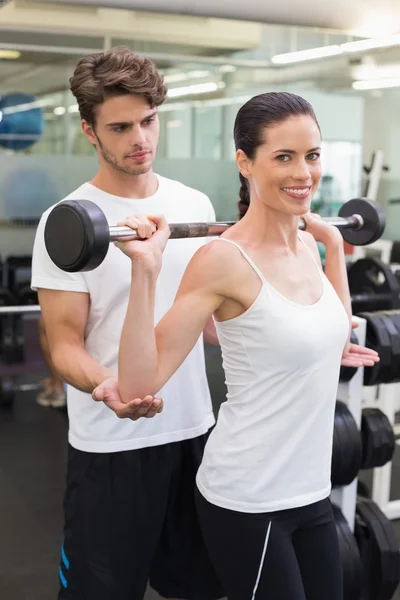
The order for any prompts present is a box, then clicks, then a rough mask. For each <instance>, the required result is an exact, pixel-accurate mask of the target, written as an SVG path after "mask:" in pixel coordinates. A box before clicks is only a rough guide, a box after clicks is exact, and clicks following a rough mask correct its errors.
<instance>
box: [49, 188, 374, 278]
mask: <svg viewBox="0 0 400 600" xmlns="http://www.w3.org/2000/svg"><path fill="white" fill-rule="evenodd" d="M324 221H325V222H327V223H328V224H330V225H332V226H335V227H338V228H339V229H340V231H341V233H342V236H343V238H344V239H345V240H346V241H347V242H348V243H350V244H353V245H355V246H364V245H366V244H371V243H372V242H374V241H376V240H377V239H379V238H380V237H381V235H382V233H383V231H384V229H385V216H384V214H383V211H382V210H381V209H380V207H379V206H378V205H377V204H376V203H375V202H372V201H371V200H368V199H365V198H355V199H353V200H350V201H349V202H346V203H345V204H343V206H342V207H341V208H340V210H339V215H338V216H337V217H325V218H324ZM235 222H236V221H227V222H217V223H171V224H169V228H170V231H171V235H170V238H171V239H179V238H195V237H216V236H218V235H220V234H221V233H223V232H224V231H226V230H227V229H228V228H229V227H231V226H232V225H234V224H235ZM305 228H306V224H305V221H304V220H303V219H301V220H300V223H299V229H302V230H304V229H305ZM129 239H130V240H134V239H141V238H140V237H138V236H137V235H136V234H135V230H134V229H131V228H130V227H118V226H109V224H108V222H107V219H106V216H105V215H104V213H103V211H102V210H101V209H100V208H99V206H97V204H95V203H94V202H91V201H90V200H65V201H63V202H60V203H59V204H57V205H56V206H55V207H54V208H53V209H52V210H51V212H50V213H49V215H48V218H47V221H46V225H45V231H44V240H45V245H46V249H47V252H48V254H49V256H50V258H51V260H52V261H53V262H54V264H55V265H57V267H59V268H60V269H62V270H63V271H66V272H68V273H75V272H78V271H92V270H93V269H96V268H97V267H98V266H99V265H100V264H101V263H102V262H103V260H104V259H105V257H106V256H107V252H108V248H109V244H110V242H115V241H120V240H129Z"/></svg>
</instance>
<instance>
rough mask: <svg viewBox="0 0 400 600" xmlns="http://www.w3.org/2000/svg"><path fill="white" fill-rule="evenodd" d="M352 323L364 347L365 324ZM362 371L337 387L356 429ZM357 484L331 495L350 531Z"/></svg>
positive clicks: (361, 389) (358, 423)
mask: <svg viewBox="0 0 400 600" xmlns="http://www.w3.org/2000/svg"><path fill="white" fill-rule="evenodd" d="M353 321H355V322H357V323H358V327H357V329H356V332H357V338H358V343H359V345H360V346H364V345H365V340H366V333H367V323H366V321H365V319H362V318H361V317H353ZM363 378H364V369H363V368H361V367H360V368H359V369H357V371H356V373H355V375H354V376H353V377H352V378H351V380H350V381H349V382H346V383H343V382H340V383H339V386H338V392H337V399H338V400H341V401H342V402H344V403H345V404H346V405H347V406H348V408H349V410H350V412H351V413H352V415H353V417H354V420H355V422H356V423H357V427H358V428H359V429H360V426H361V409H362V392H363ZM357 483H358V479H357V478H356V479H354V481H352V483H351V484H350V485H347V486H345V487H340V488H334V489H333V490H332V493H331V500H332V502H333V503H334V504H336V506H338V507H339V508H340V510H341V511H342V513H343V515H344V517H345V518H346V521H347V523H348V524H349V527H350V529H351V531H354V521H355V514H356V502H357Z"/></svg>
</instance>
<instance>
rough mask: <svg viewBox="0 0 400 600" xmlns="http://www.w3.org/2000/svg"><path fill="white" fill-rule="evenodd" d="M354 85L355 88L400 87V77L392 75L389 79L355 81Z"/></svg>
mask: <svg viewBox="0 0 400 600" xmlns="http://www.w3.org/2000/svg"><path fill="white" fill-rule="evenodd" d="M352 87H353V89H354V90H379V89H385V88H395V87H400V77H391V78H389V79H365V80H363V81H354V82H353V85H352Z"/></svg>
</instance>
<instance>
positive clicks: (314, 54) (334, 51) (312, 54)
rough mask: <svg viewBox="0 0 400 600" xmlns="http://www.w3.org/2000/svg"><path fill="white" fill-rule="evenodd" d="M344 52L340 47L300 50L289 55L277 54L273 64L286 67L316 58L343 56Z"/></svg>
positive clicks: (272, 60) (273, 58)
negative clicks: (286, 65) (285, 65)
mask: <svg viewBox="0 0 400 600" xmlns="http://www.w3.org/2000/svg"><path fill="white" fill-rule="evenodd" d="M342 52H343V50H342V49H341V47H340V46H338V45H334V46H321V47H320V48H310V49H309V50H299V52H288V53H287V54H276V55H275V56H273V57H272V59H271V62H272V63H273V64H274V65H284V64H289V63H294V62H300V61H303V60H312V59H314V58H326V57H328V56H336V55H338V54H342Z"/></svg>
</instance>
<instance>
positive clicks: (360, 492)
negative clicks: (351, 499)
mask: <svg viewBox="0 0 400 600" xmlns="http://www.w3.org/2000/svg"><path fill="white" fill-rule="evenodd" d="M357 496H360V497H361V498H371V490H370V489H369V487H368V485H367V484H366V483H365V482H364V481H360V479H358V480H357Z"/></svg>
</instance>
